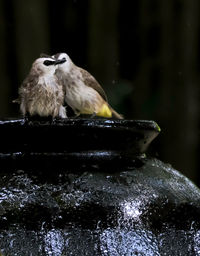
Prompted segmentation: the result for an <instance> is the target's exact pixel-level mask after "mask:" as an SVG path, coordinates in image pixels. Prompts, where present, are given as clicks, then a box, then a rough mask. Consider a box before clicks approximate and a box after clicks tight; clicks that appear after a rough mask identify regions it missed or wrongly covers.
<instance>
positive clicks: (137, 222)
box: [0, 158, 200, 256]
mask: <svg viewBox="0 0 200 256" xmlns="http://www.w3.org/2000/svg"><path fill="white" fill-rule="evenodd" d="M141 161H142V165H141V167H139V168H138V167H137V168H135V167H133V166H132V167H130V166H123V167H121V170H120V171H119V169H117V172H113V170H112V172H110V171H109V169H108V168H107V167H106V166H104V167H102V166H101V167H98V166H80V168H79V169H78V168H77V167H75V168H76V169H74V167H72V166H66V170H67V172H64V171H59V170H57V171H56V172H49V171H48V170H44V171H43V172H41V171H38V172H37V171H34V172H31V171H25V170H13V172H10V173H6V172H4V171H3V170H2V171H1V174H0V175H1V177H0V216H1V218H0V227H1V229H0V248H1V252H2V253H3V255H23V256H26V255H27V256H29V255H56V256H61V255H103V256H107V255H108V256H110V255H111V256H115V255H116V256H117V255H120V256H121V255H150V256H151V255H152V256H154V255H167V256H168V255H191V256H192V255H199V252H200V219H199V216H200V204H199V203H200V192H199V190H198V189H197V188H196V187H195V186H194V185H193V184H192V183H191V182H190V181H189V180H188V179H187V178H185V177H184V176H182V175H181V174H180V173H179V172H177V171H176V170H174V169H172V168H171V166H169V165H166V164H163V163H162V162H160V161H158V160H155V159H152V160H150V159H144V158H143V159H142V160H141ZM113 168H115V165H114V164H113Z"/></svg>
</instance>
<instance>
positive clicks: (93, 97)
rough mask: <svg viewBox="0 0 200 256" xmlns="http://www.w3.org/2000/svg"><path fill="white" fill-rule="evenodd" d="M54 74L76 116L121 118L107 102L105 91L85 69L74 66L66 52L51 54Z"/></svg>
mask: <svg viewBox="0 0 200 256" xmlns="http://www.w3.org/2000/svg"><path fill="white" fill-rule="evenodd" d="M52 58H53V59H55V62H56V64H57V65H58V66H57V69H56V76H57V77H58V79H59V80H60V81H61V83H62V85H63V86H64V88H65V102H66V103H67V104H68V105H69V106H70V107H71V108H72V110H73V111H74V113H75V115H76V116H79V115H80V114H86V115H91V117H94V116H100V117H105V118H112V117H114V118H118V119H123V117H122V115H120V114H118V113H117V112H116V111H115V110H114V109H113V108H112V107H111V106H110V105H109V103H108V99H107V96H106V93H105V91H104V90H103V88H102V87H101V85H100V84H99V83H98V82H97V80H96V79H95V78H94V77H93V76H92V75H91V74H90V73H89V72H88V71H86V70H84V69H82V68H80V67H78V66H76V65H75V64H74V63H73V62H72V60H71V59H70V57H69V56H68V55H67V54H66V53H58V54H55V55H52Z"/></svg>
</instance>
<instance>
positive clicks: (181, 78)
mask: <svg viewBox="0 0 200 256" xmlns="http://www.w3.org/2000/svg"><path fill="white" fill-rule="evenodd" d="M199 12H200V1H199V0H129V1H128V0H57V1H55V0H9V1H8V0H0V117H1V118H5V117H19V116H20V114H19V107H18V105H14V104H12V100H13V99H15V98H16V97H17V90H18V86H19V85H20V84H21V82H22V81H23V79H24V78H25V76H26V75H27V73H28V72H29V69H30V67H31V64H32V62H33V61H34V60H35V59H36V58H37V57H38V56H39V54H40V53H48V54H55V53H57V52H67V53H68V54H69V56H70V57H71V58H72V60H73V61H74V62H75V64H77V65H78V66H81V67H83V68H85V69H87V70H88V71H89V72H90V73H92V74H93V75H94V76H95V77H96V78H97V80H98V81H99V82H100V83H101V85H102V86H103V87H104V89H105V91H106V93H107V94H108V98H109V101H110V103H111V105H112V106H113V107H114V108H115V109H116V110H117V111H118V112H120V113H121V114H123V115H124V116H125V118H127V119H152V120H155V121H156V122H158V124H159V125H160V127H161V129H162V133H161V135H160V136H159V137H158V138H157V139H156V140H155V142H154V143H153V144H152V147H151V150H150V151H151V155H152V156H156V157H158V158H160V159H161V160H163V161H165V162H168V163H170V164H172V166H173V167H175V168H176V169H178V170H180V171H181V172H182V173H183V174H185V175H186V176H187V177H189V178H190V179H192V180H193V181H194V182H195V183H196V184H198V185H200V175H199V172H198V169H199V160H198V156H199V153H200V139H199V138H200V133H199V131H200V130H199V128H200V115H199V109H200V101H199V95H200V90H199V88H200V81H199V80H200V75H199V74H200V61H199V57H200V15H199Z"/></svg>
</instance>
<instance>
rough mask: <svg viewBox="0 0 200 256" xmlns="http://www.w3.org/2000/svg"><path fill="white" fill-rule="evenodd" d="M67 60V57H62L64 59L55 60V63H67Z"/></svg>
mask: <svg viewBox="0 0 200 256" xmlns="http://www.w3.org/2000/svg"><path fill="white" fill-rule="evenodd" d="M65 62H66V59H65V58H64V59H62V60H55V62H54V65H58V64H63V63H65Z"/></svg>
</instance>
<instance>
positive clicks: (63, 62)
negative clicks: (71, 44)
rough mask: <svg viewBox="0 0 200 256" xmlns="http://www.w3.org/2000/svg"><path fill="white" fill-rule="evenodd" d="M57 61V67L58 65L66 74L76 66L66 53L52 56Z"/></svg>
mask: <svg viewBox="0 0 200 256" xmlns="http://www.w3.org/2000/svg"><path fill="white" fill-rule="evenodd" d="M52 58H54V59H55V65H58V69H59V70H63V71H64V72H67V71H70V69H71V67H72V66H73V65H74V64H73V62H72V60H71V59H70V57H69V56H68V55H67V54H66V53H57V54H55V55H53V56H52Z"/></svg>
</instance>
